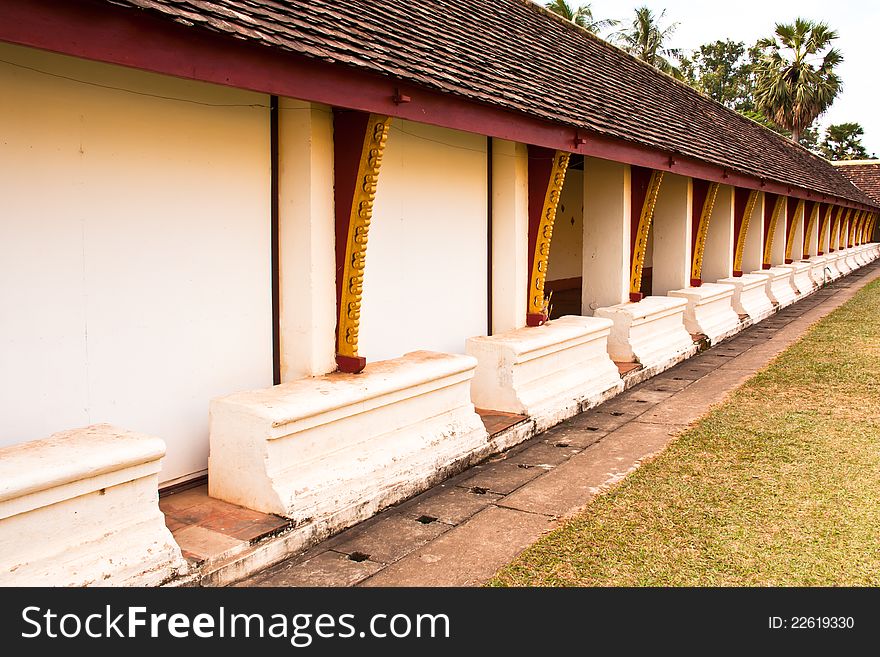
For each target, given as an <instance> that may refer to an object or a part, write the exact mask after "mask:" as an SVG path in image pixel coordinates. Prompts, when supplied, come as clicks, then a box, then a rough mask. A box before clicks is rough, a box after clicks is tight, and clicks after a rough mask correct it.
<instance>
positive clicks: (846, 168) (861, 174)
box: [834, 160, 880, 205]
mask: <svg viewBox="0 0 880 657" xmlns="http://www.w3.org/2000/svg"><path fill="white" fill-rule="evenodd" d="M834 166H836V167H837V168H838V171H840V172H841V173H842V174H843V175H845V176H846V177H847V178H849V179H850V180H851V181H852V183H853V184H854V185H855V186H856V187H858V188H859V189H861V190H862V191H863V192H865V194H867V195H868V196H870V197H871V198H872V199H873V200H874V203H876V204H878V205H880V160H850V161H843V162H834Z"/></svg>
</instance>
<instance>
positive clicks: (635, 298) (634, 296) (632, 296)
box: [629, 292, 645, 303]
mask: <svg viewBox="0 0 880 657" xmlns="http://www.w3.org/2000/svg"><path fill="white" fill-rule="evenodd" d="M644 298H645V295H644V294H642V293H641V292H630V293H629V300H630V301H631V302H632V303H638V302H639V301H641V300H642V299H644Z"/></svg>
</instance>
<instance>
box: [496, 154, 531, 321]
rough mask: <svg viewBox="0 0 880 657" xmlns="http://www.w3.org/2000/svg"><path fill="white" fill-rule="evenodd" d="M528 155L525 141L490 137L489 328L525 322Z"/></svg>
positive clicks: (527, 264) (527, 273) (527, 255)
mask: <svg viewBox="0 0 880 657" xmlns="http://www.w3.org/2000/svg"><path fill="white" fill-rule="evenodd" d="M528 180H529V156H528V150H527V148H526V145H525V144H520V143H517V142H513V141H506V140H503V139H493V140H492V332H493V333H504V332H505V331H512V330H514V329H518V328H521V327H523V326H525V325H526V305H527V294H526V291H527V286H528V277H529V263H528V257H529V208H528V205H529V189H528Z"/></svg>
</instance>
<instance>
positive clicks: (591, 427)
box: [238, 262, 880, 586]
mask: <svg viewBox="0 0 880 657" xmlns="http://www.w3.org/2000/svg"><path fill="white" fill-rule="evenodd" d="M878 277H880V262H877V263H872V264H870V265H868V266H867V267H864V268H863V269H861V270H859V271H857V272H855V273H853V274H851V275H850V276H847V277H846V278H844V279H842V280H840V281H838V282H837V283H836V284H833V285H831V286H829V287H827V288H825V289H822V290H819V291H818V292H816V293H814V294H813V295H812V296H810V297H808V298H806V299H805V300H803V301H800V302H798V303H796V304H794V305H793V306H789V307H788V308H786V309H784V310H782V311H780V312H779V313H777V314H776V315H773V316H772V317H769V318H768V319H766V320H764V321H763V322H761V323H759V324H757V325H755V326H753V327H751V328H749V329H746V330H745V331H743V332H741V333H739V334H738V335H737V336H735V337H733V338H731V339H730V340H727V341H725V342H722V343H721V344H719V345H717V346H715V347H713V348H712V349H709V350H708V351H706V352H704V353H702V354H700V355H698V356H695V357H694V358H691V359H689V360H687V361H685V362H683V363H681V364H680V365H678V366H676V367H675V368H673V369H671V370H668V371H666V372H664V373H662V374H660V375H658V376H655V377H654V378H652V379H649V380H647V381H645V382H644V383H642V384H640V385H638V386H636V387H634V388H632V389H630V390H629V391H627V392H625V393H623V394H621V395H619V396H617V397H615V398H614V399H612V400H610V401H608V402H606V403H605V404H602V405H601V406H599V407H597V408H595V409H592V410H590V411H587V412H586V413H582V414H580V415H578V416H576V417H574V418H572V419H570V420H568V421H566V422H563V423H562V424H560V425H558V426H556V427H554V428H553V429H550V430H549V431H547V432H545V433H543V434H541V435H539V436H536V437H535V438H533V439H531V440H529V441H528V442H526V443H524V444H522V445H520V446H518V447H516V448H514V449H512V450H510V451H508V452H506V453H505V454H503V455H500V456H498V457H496V458H494V459H491V460H490V461H488V462H486V463H484V464H481V465H478V466H475V467H473V468H471V469H469V470H467V471H466V472H463V473H461V474H460V475H458V476H456V477H453V478H452V479H449V480H447V481H446V482H444V483H443V484H441V485H439V486H436V487H434V488H432V489H431V490H429V491H427V492H425V493H423V494H422V495H419V496H418V497H416V498H414V499H412V500H409V501H407V502H405V503H403V504H400V505H398V506H396V507H393V508H391V509H388V510H386V511H384V512H383V513H381V514H379V515H378V516H376V517H375V518H372V519H370V520H368V521H366V522H363V523H361V524H359V525H357V526H355V527H352V528H351V529H349V530H346V531H344V532H342V533H341V534H339V535H337V536H335V537H333V538H331V539H329V540H327V541H324V542H323V543H320V544H319V545H317V546H315V547H313V548H312V549H310V550H308V551H307V552H305V553H304V554H302V555H299V556H297V557H293V558H291V559H288V560H287V561H284V562H282V563H280V564H278V565H276V566H273V567H272V568H270V569H268V570H266V571H264V572H262V573H259V574H257V575H255V576H253V577H250V578H249V579H247V580H244V581H243V582H241V583H239V584H238V586H354V585H358V586H475V585H481V584H483V583H485V582H486V581H487V580H488V579H489V578H491V577H492V575H493V574H494V573H495V572H496V571H497V570H498V568H500V567H501V566H503V565H505V564H507V563H509V562H510V561H511V560H512V559H513V558H514V557H516V556H517V555H518V554H519V553H520V552H521V551H522V550H523V549H525V548H526V547H527V546H529V545H530V544H532V543H533V542H534V541H535V540H537V539H538V538H539V537H540V536H541V534H542V533H544V532H547V531H549V530H551V529H553V528H554V527H555V526H556V525H557V524H558V522H559V520H560V519H561V518H564V517H566V516H569V515H571V514H573V513H576V512H577V511H578V510H579V509H580V508H582V507H583V506H584V505H586V504H588V503H589V502H590V500H592V499H593V498H594V497H595V496H596V495H597V494H599V493H600V492H601V491H602V490H604V489H606V488H607V487H609V486H611V485H613V484H615V483H616V482H618V481H620V479H622V478H623V477H625V476H626V475H627V473H629V472H631V471H633V470H634V469H635V468H637V467H638V466H639V464H640V463H641V462H642V461H643V460H644V459H646V458H650V457H652V456H654V455H655V454H657V453H658V452H660V451H661V450H662V449H663V448H664V447H665V446H666V445H667V444H668V443H669V442H670V440H671V439H672V437H673V436H675V435H676V434H678V433H679V432H680V431H681V430H682V429H683V428H685V427H686V426H687V425H688V424H690V423H691V422H693V421H694V420H697V419H698V418H700V417H702V416H703V415H704V414H705V413H706V411H707V410H708V409H709V407H710V406H711V405H713V404H716V403H718V402H720V401H722V400H723V399H724V398H725V397H726V396H727V394H728V393H729V392H730V391H731V390H733V389H734V388H737V387H738V386H740V385H741V384H742V383H743V382H744V381H746V380H747V379H749V378H750V377H751V376H752V375H753V374H754V373H755V372H757V371H758V370H760V369H762V368H763V367H764V366H765V365H767V363H769V362H770V360H772V359H773V358H774V357H775V356H776V355H777V354H779V353H780V352H781V351H783V350H784V349H785V348H787V347H788V346H789V345H791V344H792V343H793V342H795V341H796V340H798V339H799V338H800V337H801V336H802V335H803V334H804V332H805V331H806V330H807V329H808V328H809V326H810V325H811V324H813V323H814V322H816V321H817V320H819V319H821V318H822V317H824V316H825V315H827V314H828V313H830V312H831V311H832V310H834V309H835V308H837V307H839V306H840V305H841V304H843V303H844V302H846V301H847V300H848V299H850V298H851V297H852V296H853V295H854V294H855V293H856V292H857V291H858V290H859V289H860V288H861V287H862V286H864V285H865V284H867V283H868V282H870V281H871V280H874V279H875V278H878Z"/></svg>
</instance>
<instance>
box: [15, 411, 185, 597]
mask: <svg viewBox="0 0 880 657" xmlns="http://www.w3.org/2000/svg"><path fill="white" fill-rule="evenodd" d="M164 454H165V443H164V442H162V441H161V440H160V439H158V438H153V437H151V436H145V435H142V434H137V433H133V432H131V431H126V430H125V429H119V428H117V427H113V426H110V425H109V424H97V425H93V426H90V427H85V428H82V429H73V430H70V431H63V432H61V433H56V434H53V435H52V436H50V437H49V438H46V439H44V440H34V441H32V442H27V443H22V444H19V445H12V446H11V447H4V448H2V449H0V586H156V585H158V584H161V583H163V582H164V581H166V580H169V579H171V578H173V577H174V576H176V575H178V574H182V573H184V572H186V563H185V562H184V560H183V557H182V556H181V553H180V548H179V547H178V546H177V543H175V542H174V539H173V538H172V536H171V532H169V531H168V529H167V528H166V527H165V516H163V515H162V512H161V511H160V510H159V475H158V473H159V469H160V459H161V458H162V456H164Z"/></svg>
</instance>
